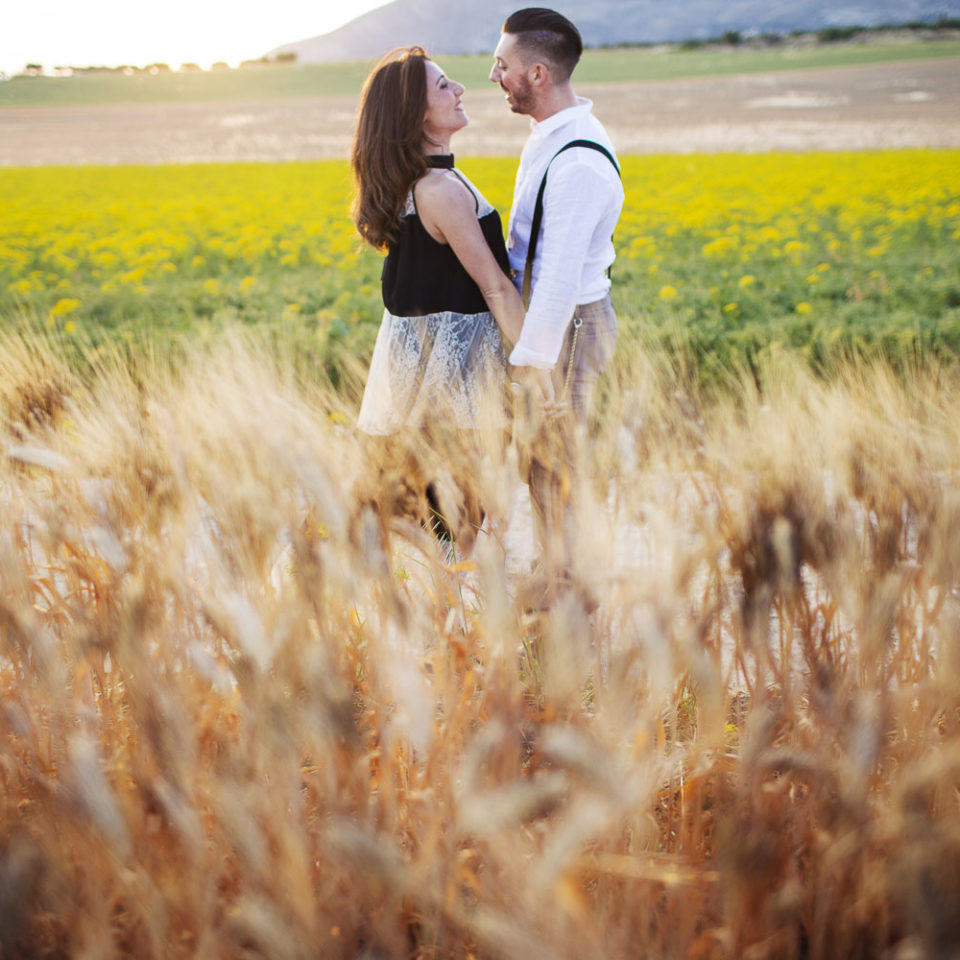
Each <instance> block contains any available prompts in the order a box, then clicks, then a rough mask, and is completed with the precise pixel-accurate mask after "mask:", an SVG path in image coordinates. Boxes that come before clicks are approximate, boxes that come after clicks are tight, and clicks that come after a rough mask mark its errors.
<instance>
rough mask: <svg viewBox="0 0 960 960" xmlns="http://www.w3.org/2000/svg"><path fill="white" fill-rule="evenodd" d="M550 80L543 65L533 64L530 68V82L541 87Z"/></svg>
mask: <svg viewBox="0 0 960 960" xmlns="http://www.w3.org/2000/svg"><path fill="white" fill-rule="evenodd" d="M549 79H550V71H549V70H548V69H547V67H546V65H545V64H542V63H535V64H534V65H533V66H532V67H531V68H530V82H531V83H532V84H534V85H535V86H539V85H542V84H544V83H546V82H547V81H548V80H549Z"/></svg>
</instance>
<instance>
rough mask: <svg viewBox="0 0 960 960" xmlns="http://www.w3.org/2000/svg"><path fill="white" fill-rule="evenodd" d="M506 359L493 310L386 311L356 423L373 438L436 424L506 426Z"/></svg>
mask: <svg viewBox="0 0 960 960" xmlns="http://www.w3.org/2000/svg"><path fill="white" fill-rule="evenodd" d="M505 388H506V358H505V355H504V351H503V346H502V344H501V342H500V330H499V328H498V327H497V323H496V321H495V320H494V319H493V315H492V314H490V313H473V314H462V313H452V312H445V313H431V314H428V315H427V316H425V317H396V316H394V315H393V314H391V313H390V312H389V311H387V310H385V311H384V314H383V320H382V321H381V323H380V332H379V333H378V334H377V342H376V345H375V346H374V348H373V358H372V359H371V361H370V373H369V374H368V376H367V385H366V388H365V389H364V392H363V402H362V404H361V405H360V417H359V419H358V421H357V426H358V427H359V428H360V429H361V430H362V431H363V432H364V433H369V434H376V435H387V434H391V433H396V432H397V431H398V430H401V429H402V428H404V427H420V426H423V425H424V424H431V425H433V424H437V425H443V426H451V427H457V428H460V429H468V430H476V429H499V428H501V427H503V426H505V425H506V422H507V418H506V414H505V404H504V397H505V392H506V391H505Z"/></svg>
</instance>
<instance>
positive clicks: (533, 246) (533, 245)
mask: <svg viewBox="0 0 960 960" xmlns="http://www.w3.org/2000/svg"><path fill="white" fill-rule="evenodd" d="M573 147H586V148H587V149H588V150H596V151H597V152H598V153H602V154H603V155H604V156H605V157H606V158H607V159H608V160H609V161H610V162H611V163H612V164H613V169H614V170H616V171H617V176H618V177H619V176H620V167H619V166H618V165H617V161H616V160H614V158H613V154H612V153H611V152H610V151H609V150H608V149H607V148H606V147H604V146H601V144H599V143H597V142H595V141H594V140H571V141H570V142H569V143H565V144H564V145H563V146H562V147H561V148H560V149H559V150H558V151H557V152H556V153H555V154H554V155H553V156H552V157H551V158H550V163H548V164H547V169H546V170H544V171H543V179H542V180H541V181H540V190H539V191H538V192H537V202H536V204H535V205H534V208H533V221H532V222H531V224H530V242H529V244H528V245H527V262H526V265H525V266H524V268H523V302H524V303H529V302H530V281H531V277H532V276H533V258H534V257H535V256H536V255H537V243H538V242H539V239H540V223H541V221H542V220H543V194H544V191H545V190H546V189H547V174H548V173H549V172H550V164H551V163H553V161H554V160H556V159H557V157H559V156H560V154H561V153H563V151H564V150H571V149H572V148H573Z"/></svg>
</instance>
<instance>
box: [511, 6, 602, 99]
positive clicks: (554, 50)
mask: <svg viewBox="0 0 960 960" xmlns="http://www.w3.org/2000/svg"><path fill="white" fill-rule="evenodd" d="M503 33H509V34H512V35H513V36H515V37H516V38H517V46H518V47H519V48H520V50H521V52H523V53H528V52H531V53H534V54H536V55H537V56H540V57H542V58H543V59H544V60H545V61H547V66H549V67H551V68H552V72H553V74H554V77H555V79H557V80H559V81H560V82H563V81H565V80H569V79H570V74H572V73H573V68H574V67H575V66H576V65H577V64H578V63H579V62H580V55H581V54H582V53H583V40H582V39H581V38H580V31H579V30H578V29H577V28H576V27H575V26H574V25H573V24H572V23H571V22H570V21H569V20H568V19H567V18H566V17H565V16H563V14H561V13H557V12H556V10H549V9H547V8H546V7H525V8H524V9H523V10H517V12H516V13H511V14H510V16H509V17H507V19H506V20H505V21H504V24H503Z"/></svg>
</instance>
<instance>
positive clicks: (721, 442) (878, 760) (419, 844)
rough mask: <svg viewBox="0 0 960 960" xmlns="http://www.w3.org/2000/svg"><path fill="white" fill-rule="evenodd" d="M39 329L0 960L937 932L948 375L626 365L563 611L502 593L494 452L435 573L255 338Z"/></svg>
mask: <svg viewBox="0 0 960 960" xmlns="http://www.w3.org/2000/svg"><path fill="white" fill-rule="evenodd" d="M62 335H63V334H62V333H57V332H56V331H52V330H45V332H43V333H42V334H40V335H31V336H23V335H20V334H11V333H7V334H5V335H3V337H2V338H0V457H2V459H0V516H2V517H3V522H2V525H0V584H2V588H0V707H2V709H0V776H2V783H3V790H2V793H0V878H2V882H0V952H2V955H3V957H4V958H26V957H30V958H37V957H51V958H53V957H58V958H59V957H90V956H97V957H104V958H108V957H135V958H137V960H145V958H154V957H156V958H165V960H166V958H177V957H204V958H214V957H217V958H224V960H226V958H236V957H250V958H253V957H263V958H267V957H269V958H309V957H316V958H321V957H322V958H324V960H332V958H343V960H355V958H358V957H365V958H372V957H378V958H384V960H386V958H448V957H474V958H477V960H487V958H490V960H493V958H516V957H521V956H549V957H551V958H555V960H565V958H569V960H584V958H596V960H618V958H624V960H625V958H628V957H636V956H638V955H644V956H647V955H649V956H657V957H664V958H671V957H675V958H681V957H700V958H711V960H712V958H717V960H720V958H731V960H732V958H742V957H778V958H798V960H799V958H801V957H803V958H816V960H828V958H835V957H838V956H852V955H856V956H858V957H863V958H874V957H876V958H881V957H884V958H887V957H904V958H905V957H947V956H950V955H951V951H952V950H953V948H954V947H955V946H956V944H957V943H958V942H960V926H958V924H960V919H958V914H957V911H956V904H957V902H958V900H960V805H958V800H960V591H958V588H960V493H958V487H957V481H958V476H960V473H958V471H960V421H958V419H957V416H956V410H957V403H958V392H957V391H958V386H960V384H958V382H957V380H956V378H955V377H950V376H941V377H940V379H939V380H934V379H933V378H931V377H928V376H926V375H919V376H912V375H910V374H909V373H908V374H907V377H906V381H905V382H904V381H901V380H899V379H898V378H896V377H894V376H893V375H891V373H890V371H889V370H887V369H886V368H884V367H882V366H878V367H867V366H856V367H845V368H843V369H842V370H838V371H837V373H836V376H835V377H834V379H833V380H832V382H830V383H826V382H824V381H823V380H817V379H814V378H813V377H811V376H810V374H809V372H808V371H807V369H806V368H805V367H804V365H802V364H798V363H796V362H795V361H794V360H792V359H791V358H789V357H787V356H785V355H780V354H778V353H777V352H776V351H772V352H770V353H768V354H767V356H766V358H765V359H762V360H761V361H760V362H759V366H758V369H757V370H756V382H759V383H760V384H761V385H762V387H763V392H762V396H761V394H760V393H758V392H757V390H756V387H755V382H754V380H753V379H747V380H745V381H744V382H743V384H742V389H741V390H740V391H739V392H738V395H737V396H736V398H735V399H729V400H722V401H718V402H716V403H715V404H713V405H711V406H709V407H702V406H700V405H699V404H698V402H697V399H696V397H695V396H692V395H691V394H689V393H688V392H687V390H686V385H685V383H684V382H683V381H682V380H679V381H678V380H677V379H676V378H675V376H674V375H673V373H671V372H670V371H669V367H664V368H663V369H660V370H658V369H656V368H655V367H652V366H651V365H650V364H649V362H648V359H647V357H646V356H645V355H643V354H642V353H641V352H640V351H639V350H638V349H637V348H636V346H632V347H629V346H628V347H626V348H625V349H624V351H623V354H622V356H621V363H620V367H619V371H618V373H617V375H616V376H614V378H613V380H612V382H611V384H610V385H609V397H608V403H607V415H606V416H605V418H604V419H603V421H602V423H601V424H599V427H598V435H597V437H596V439H595V445H594V446H593V447H592V450H591V455H590V456H589V458H588V459H587V460H585V461H584V463H583V464H582V465H581V474H580V476H581V478H582V481H583V484H582V486H583V489H582V491H581V494H582V497H583V506H582V510H581V524H580V536H579V541H578V543H577V550H576V556H577V559H578V564H579V568H578V571H577V572H578V575H579V577H580V579H581V581H582V582H583V583H584V584H585V585H586V586H587V587H588V588H589V590H590V591H592V593H593V594H594V595H595V597H596V599H597V600H598V602H599V606H598V608H597V610H596V611H595V612H594V613H592V614H588V613H587V611H586V610H585V608H584V607H583V606H582V605H581V604H580V603H579V602H578V601H577V598H576V597H575V596H573V595H567V596H564V597H562V598H561V599H560V600H559V601H558V602H557V603H556V604H555V606H554V608H553V609H552V610H551V611H550V612H548V613H545V614H542V615H540V616H531V615H529V614H528V613H526V612H525V609H524V604H523V602H522V600H521V599H520V593H519V584H520V582H521V581H522V576H521V567H520V565H519V563H518V557H517V555H516V548H515V547H513V548H511V547H510V544H511V543H516V538H517V537H519V538H520V539H521V540H522V539H523V538H524V537H525V536H526V535H527V534H528V531H527V530H525V529H524V523H523V521H522V511H521V512H519V513H518V511H517V503H518V501H522V496H521V493H522V491H521V489H520V487H519V483H518V480H517V473H516V464H515V463H513V462H512V459H511V457H510V456H509V455H508V456H507V458H506V459H505V460H504V461H500V460H498V459H497V458H496V457H493V456H489V457H486V458H481V459H479V460H477V459H469V460H468V459H463V455H462V454H459V455H456V456H455V455H453V454H452V453H451V454H450V455H449V456H448V457H446V459H445V463H444V466H445V467H446V470H447V471H448V474H449V476H450V478H451V479H452V480H453V481H454V482H453V484H452V486H451V487H450V489H451V490H452V491H454V492H453V493H452V494H451V496H452V499H451V500H450V505H451V507H452V509H456V492H455V491H456V489H457V483H456V481H457V480H458V479H460V480H462V479H463V478H464V477H466V476H469V477H470V478H471V479H472V482H473V483H474V484H475V485H476V486H477V488H478V489H479V490H480V492H481V496H482V499H483V502H484V504H485V506H486V509H487V513H488V520H487V524H486V526H485V528H484V530H483V531H481V533H480V535H479V537H478V539H477V543H476V546H475V548H474V551H473V553H472V555H471V556H469V557H466V558H460V562H458V563H451V562H449V561H448V560H445V559H443V557H442V556H441V554H440V552H439V551H438V550H437V549H436V547H435V545H434V544H433V542H432V541H431V538H430V537H429V536H428V535H427V534H425V532H424V531H423V530H422V529H421V527H419V526H418V525H417V524H416V522H414V521H413V520H411V519H410V518H408V517H404V516H396V515H393V513H392V511H391V510H390V509H389V504H390V503H391V502H395V501H396V496H395V493H394V488H395V487H396V485H397V484H398V483H399V482H401V481H403V480H404V479H408V478H406V477H397V476H392V475H390V473H389V470H388V469H387V465H386V464H385V463H383V462H382V461H378V460H377V458H376V456H373V457H371V455H370V453H369V451H366V450H364V448H363V447H362V446H361V444H360V442H359V439H358V438H357V437H356V436H355V435H354V433H353V432H352V431H351V430H350V429H349V427H348V426H346V425H345V424H346V422H347V418H346V417H345V413H344V407H343V401H342V398H341V397H340V396H338V395H337V394H334V393H331V392H329V391H328V390H325V389H323V388H321V387H319V386H317V385H316V384H314V385H313V386H312V387H304V386H297V385H296V377H295V376H293V374H292V368H291V366H290V365H289V364H287V363H286V362H285V361H283V360H282V359H281V360H277V359H276V358H275V357H273V356H272V354H271V349H270V347H269V344H268V343H265V342H264V340H263V339H262V334H261V332H259V331H252V332H249V333H248V334H247V335H245V336H239V335H235V336H233V337H231V338H229V339H222V340H220V341H219V342H218V343H217V344H216V345H212V346H207V347H203V346H200V345H198V344H196V343H193V344H191V345H190V346H189V347H188V348H186V349H185V353H184V356H183V357H182V358H181V362H180V363H179V364H178V365H177V368H176V370H175V371H171V369H170V367H169V365H168V364H166V363H163V362H160V363H155V362H154V361H152V360H151V359H150V358H149V357H147V356H145V355H143V354H141V355H139V356H138V357H137V358H136V359H135V360H133V361H131V359H130V358H129V357H128V356H124V355H123V354H122V353H120V352H119V351H118V350H117V349H116V348H115V347H107V348H104V349H101V350H100V351H98V352H97V353H96V354H88V355H87V360H88V364H87V366H86V367H84V368H82V374H81V372H79V370H80V368H79V367H78V366H77V365H76V364H74V365H68V364H67V363H66V362H65V361H64V359H63V353H62V350H61V349H59V348H58V347H56V346H53V345H52V343H53V340H55V338H56V337H57V336H62ZM160 359H161V360H162V359H163V358H160ZM413 452H414V459H416V458H418V457H419V458H422V462H424V463H427V462H428V458H429V457H434V458H435V457H436V456H437V454H438V451H437V450H427V449H424V448H418V447H416V446H414V448H413ZM439 453H440V456H441V462H444V457H443V453H444V451H442V450H441V451H439ZM433 462H435V460H434V461H433ZM385 471H386V472H385ZM378 507H379V508H380V509H379V510H378ZM518 527H519V529H517V528H518ZM512 551H513V553H512ZM521 552H522V551H521Z"/></svg>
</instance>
